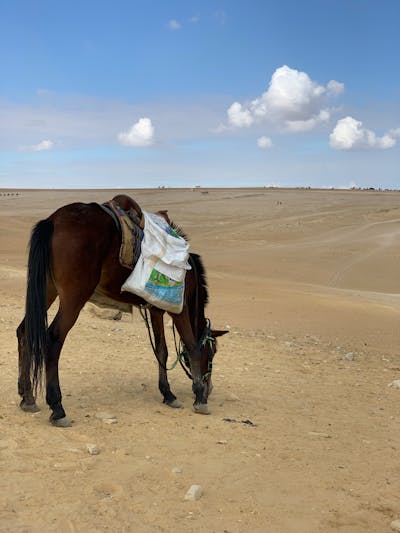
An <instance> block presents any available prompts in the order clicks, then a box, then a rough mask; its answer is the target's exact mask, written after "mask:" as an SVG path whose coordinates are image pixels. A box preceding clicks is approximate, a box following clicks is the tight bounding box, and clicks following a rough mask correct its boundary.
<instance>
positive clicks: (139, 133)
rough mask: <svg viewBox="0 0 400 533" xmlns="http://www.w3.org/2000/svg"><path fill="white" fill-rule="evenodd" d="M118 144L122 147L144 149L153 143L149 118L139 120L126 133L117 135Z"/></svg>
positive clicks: (152, 131)
mask: <svg viewBox="0 0 400 533" xmlns="http://www.w3.org/2000/svg"><path fill="white" fill-rule="evenodd" d="M118 140H119V142H120V144H122V145H124V146H133V147H145V146H151V145H152V144H153V142H154V127H153V125H152V123H151V120H150V119H149V118H141V119H139V120H138V121H137V122H136V123H135V124H133V126H132V127H131V128H130V129H129V130H128V131H123V132H121V133H119V134H118Z"/></svg>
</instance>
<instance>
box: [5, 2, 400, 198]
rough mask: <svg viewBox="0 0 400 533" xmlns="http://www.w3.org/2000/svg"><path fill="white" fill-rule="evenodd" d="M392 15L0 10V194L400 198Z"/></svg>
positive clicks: (175, 8) (387, 8)
mask: <svg viewBox="0 0 400 533" xmlns="http://www.w3.org/2000/svg"><path fill="white" fill-rule="evenodd" d="M399 20H400V2H398V1H397V0H380V1H379V2H378V1H375V0H318V1H317V0H302V1H295V0H279V1H278V0H264V1H255V0H254V1H251V0H247V1H235V0H230V1H208V0H202V1H197V2H196V1H190V0H186V1H173V0H171V1H161V0H158V1H155V0H154V1H151V0H148V1H145V0H142V1H134V0H132V1H120V0H114V1H113V2H108V1H101V0H97V1H91V0H86V1H84V2H77V1H74V0H69V1H68V2H54V1H43V0H36V1H34V0H31V1H24V0H19V1H15V0H0V72H1V74H0V186H2V187H55V188H65V187H110V188H116V187H121V188H127V187H157V186H159V185H164V186H177V187H191V186H193V185H204V186H208V187H212V186H216V187H217V186H238V187H241V186H269V185H277V186H278V185H279V186H289V187H290V186H312V187H317V186H321V187H332V186H333V187H351V186H360V187H383V188H400V165H399V162H400V157H399V156H400V60H399V53H398V48H399V46H398V40H399V39H398V21H399Z"/></svg>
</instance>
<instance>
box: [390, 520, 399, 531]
mask: <svg viewBox="0 0 400 533" xmlns="http://www.w3.org/2000/svg"><path fill="white" fill-rule="evenodd" d="M390 527H391V528H392V529H394V530H395V531H400V520H393V522H391V524H390Z"/></svg>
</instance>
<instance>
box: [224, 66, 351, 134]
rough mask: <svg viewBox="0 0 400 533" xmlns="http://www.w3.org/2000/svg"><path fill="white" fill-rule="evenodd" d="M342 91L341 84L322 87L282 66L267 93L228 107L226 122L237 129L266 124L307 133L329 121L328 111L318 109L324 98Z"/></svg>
mask: <svg viewBox="0 0 400 533" xmlns="http://www.w3.org/2000/svg"><path fill="white" fill-rule="evenodd" d="M343 90H344V84H343V83H340V82H337V81H335V80H331V81H330V82H329V83H328V84H327V86H326V87H324V86H322V85H319V84H318V83H316V82H315V81H313V80H311V78H310V77H309V76H308V74H307V73H306V72H300V71H298V70H296V69H292V68H290V67H288V66H287V65H283V66H282V67H280V68H277V69H276V70H275V72H274V73H273V75H272V77H271V80H270V82H269V86H268V90H267V91H265V92H264V93H263V94H262V95H261V96H259V97H257V98H255V99H254V100H251V101H250V102H247V103H245V104H242V103H240V102H234V103H233V104H232V105H231V106H230V107H229V109H228V111H227V114H228V122H229V124H230V125H231V126H233V127H237V128H241V127H248V126H251V125H253V124H254V123H255V122H263V121H269V122H273V123H277V124H280V125H283V127H284V128H285V129H287V130H288V131H307V130H310V129H313V128H315V127H316V126H317V125H319V124H320V123H321V122H325V121H327V120H328V119H329V117H330V110H329V109H327V108H323V107H322V106H323V104H324V98H325V97H326V96H328V97H329V96H337V95H339V94H340V93H341V92H343Z"/></svg>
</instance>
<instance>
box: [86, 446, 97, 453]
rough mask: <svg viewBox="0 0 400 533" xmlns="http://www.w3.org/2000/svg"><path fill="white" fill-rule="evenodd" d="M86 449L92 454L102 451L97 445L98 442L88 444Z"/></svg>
mask: <svg viewBox="0 0 400 533" xmlns="http://www.w3.org/2000/svg"><path fill="white" fill-rule="evenodd" d="M86 449H87V451H88V452H89V454H90V455H99V453H100V449H99V448H98V447H97V446H96V444H86Z"/></svg>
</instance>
